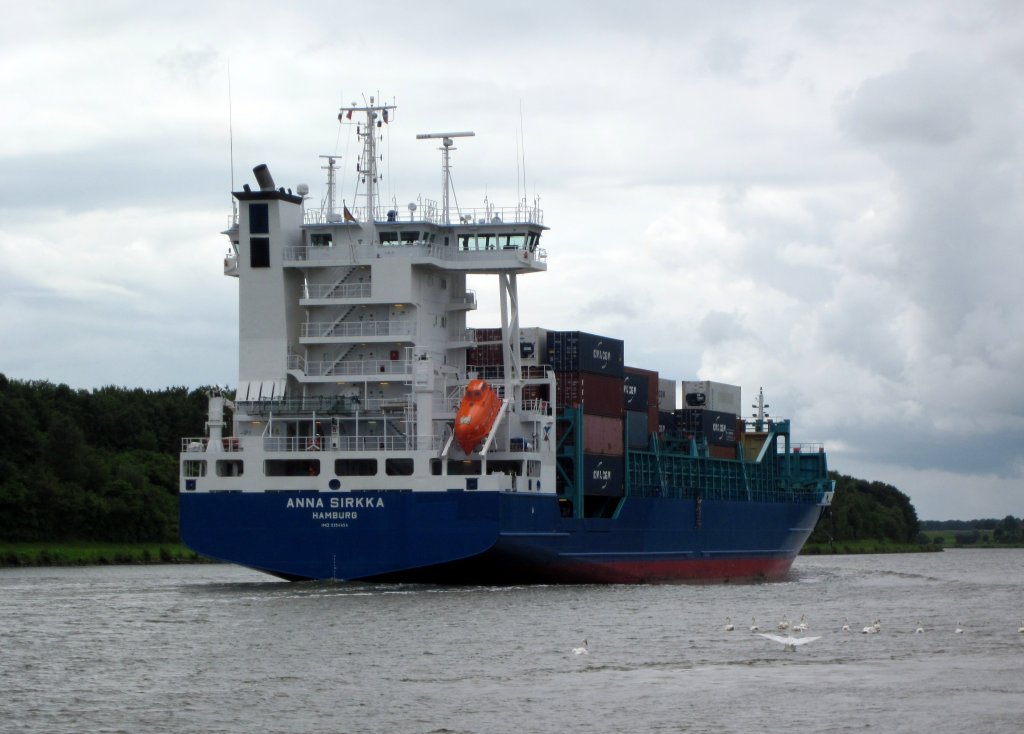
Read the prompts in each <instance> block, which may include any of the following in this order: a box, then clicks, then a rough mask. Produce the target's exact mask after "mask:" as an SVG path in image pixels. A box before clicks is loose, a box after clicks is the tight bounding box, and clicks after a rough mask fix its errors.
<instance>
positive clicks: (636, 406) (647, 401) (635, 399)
mask: <svg viewBox="0 0 1024 734" xmlns="http://www.w3.org/2000/svg"><path fill="white" fill-rule="evenodd" d="M623 379H624V380H625V384H624V386H623V390H624V391H625V398H626V410H647V409H648V408H650V407H651V406H652V405H654V406H655V407H657V404H658V401H657V396H658V373H657V372H655V371H653V370H644V369H640V368H639V367H626V368H625V369H624V370H623Z"/></svg>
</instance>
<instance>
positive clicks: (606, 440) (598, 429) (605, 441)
mask: <svg viewBox="0 0 1024 734" xmlns="http://www.w3.org/2000/svg"><path fill="white" fill-rule="evenodd" d="M622 433H623V431H622V419H621V418H609V417H607V416H603V415H586V414H584V416H583V451H584V453H587V454H600V455H601V456H622V454H623V445H624V443H623V435H622Z"/></svg>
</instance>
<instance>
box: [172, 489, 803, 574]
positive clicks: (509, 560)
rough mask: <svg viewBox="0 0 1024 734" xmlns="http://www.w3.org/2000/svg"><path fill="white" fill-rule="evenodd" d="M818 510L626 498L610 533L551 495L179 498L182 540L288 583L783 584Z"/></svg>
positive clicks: (606, 524) (607, 524) (604, 523)
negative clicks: (573, 514)
mask: <svg viewBox="0 0 1024 734" xmlns="http://www.w3.org/2000/svg"><path fill="white" fill-rule="evenodd" d="M819 514H820V508H819V507H818V506H817V505H813V504H802V503H801V504H798V503H785V502H739V501H710V500H705V501H704V502H703V506H702V508H701V511H700V514H699V522H698V515H697V513H696V512H695V507H694V503H693V502H692V501H690V500H681V499H678V500H677V499H668V498H657V499H655V498H641V497H636V498H628V499H626V500H625V502H624V503H623V504H622V506H621V508H620V510H619V513H618V516H617V517H616V518H614V519H611V518H609V519H574V518H563V517H560V515H559V508H558V503H557V499H556V498H554V497H552V496H548V495H531V494H529V493H495V492H364V493H358V494H357V493H352V494H344V493H338V494H326V493H317V492H269V493H243V492H230V493H215V494H206V493H204V494H183V495H182V496H181V515H182V516H181V527H182V533H183V539H184V541H185V543H186V544H188V545H189V547H191V548H192V549H193V550H195V551H196V552H198V553H201V554H203V555H206V556H210V557H213V558H218V559H221V560H225V561H230V562H232V563H238V564H241V565H244V566H249V567H251V568H255V569H259V570H261V571H266V572H268V573H272V574H275V575H278V576H281V577H284V578H289V579H343V580H375V581H396V582H397V581H402V582H429V583H461V584H502V583H609V582H611V583H644V582H662V583H664V582H677V581H697V582H712V581H724V580H746V579H765V580H770V579H777V578H781V577H783V576H785V574H786V573H787V571H788V570H789V568H790V565H791V564H792V562H793V559H794V558H795V557H796V554H797V553H798V552H799V550H800V548H801V547H802V545H803V543H804V542H805V541H806V539H807V536H808V535H809V534H810V532H811V530H813V528H814V524H815V523H816V521H817V519H818V516H819Z"/></svg>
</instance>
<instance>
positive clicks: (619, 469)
mask: <svg viewBox="0 0 1024 734" xmlns="http://www.w3.org/2000/svg"><path fill="white" fill-rule="evenodd" d="M625 476H626V472H625V460H624V459H623V458H622V457H612V456H591V455H589V454H584V455H583V494H586V495H592V496H595V495H596V496H601V497H621V496H622V495H623V494H625Z"/></svg>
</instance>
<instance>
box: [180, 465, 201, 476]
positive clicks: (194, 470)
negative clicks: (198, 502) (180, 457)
mask: <svg viewBox="0 0 1024 734" xmlns="http://www.w3.org/2000/svg"><path fill="white" fill-rule="evenodd" d="M181 473H182V474H184V475H185V476H186V477H205V476H206V462H205V461H186V462H184V464H183V466H182V467H181Z"/></svg>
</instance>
